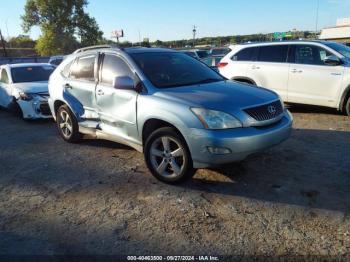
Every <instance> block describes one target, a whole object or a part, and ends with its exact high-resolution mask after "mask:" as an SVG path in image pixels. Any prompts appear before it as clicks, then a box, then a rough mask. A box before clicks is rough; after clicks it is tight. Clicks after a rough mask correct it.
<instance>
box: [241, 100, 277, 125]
mask: <svg viewBox="0 0 350 262" xmlns="http://www.w3.org/2000/svg"><path fill="white" fill-rule="evenodd" d="M244 112H246V113H247V114H248V115H250V116H251V117H252V118H254V119H255V120H257V121H268V120H271V119H274V118H276V117H278V116H280V115H281V114H282V113H283V106H282V103H281V102H280V101H276V102H273V103H270V104H266V105H262V106H258V107H253V108H248V109H245V110H244Z"/></svg>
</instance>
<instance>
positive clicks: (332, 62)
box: [324, 55, 342, 66]
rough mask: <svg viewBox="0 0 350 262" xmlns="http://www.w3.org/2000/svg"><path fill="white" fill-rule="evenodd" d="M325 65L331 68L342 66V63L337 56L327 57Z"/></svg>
mask: <svg viewBox="0 0 350 262" xmlns="http://www.w3.org/2000/svg"><path fill="white" fill-rule="evenodd" d="M324 63H325V64H326V65H329V66H338V65H341V64H342V61H341V60H340V59H339V58H338V57H336V56H335V55H330V56H327V57H326V59H325V60H324Z"/></svg>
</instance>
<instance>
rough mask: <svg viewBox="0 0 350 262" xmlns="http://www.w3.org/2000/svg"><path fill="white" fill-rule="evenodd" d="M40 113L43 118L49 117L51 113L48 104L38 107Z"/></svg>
mask: <svg viewBox="0 0 350 262" xmlns="http://www.w3.org/2000/svg"><path fill="white" fill-rule="evenodd" d="M39 110H40V113H41V114H42V115H44V116H50V115H51V111H50V107H49V104H48V103H42V104H40V106H39Z"/></svg>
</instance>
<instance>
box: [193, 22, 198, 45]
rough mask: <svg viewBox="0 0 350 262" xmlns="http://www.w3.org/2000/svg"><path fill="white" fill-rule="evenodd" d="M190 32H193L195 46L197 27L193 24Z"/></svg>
mask: <svg viewBox="0 0 350 262" xmlns="http://www.w3.org/2000/svg"><path fill="white" fill-rule="evenodd" d="M192 32H193V47H195V46H196V33H197V27H196V26H195V25H194V26H193V30H192Z"/></svg>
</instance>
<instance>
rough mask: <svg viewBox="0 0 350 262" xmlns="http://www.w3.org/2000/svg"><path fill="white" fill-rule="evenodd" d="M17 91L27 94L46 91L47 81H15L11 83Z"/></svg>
mask: <svg viewBox="0 0 350 262" xmlns="http://www.w3.org/2000/svg"><path fill="white" fill-rule="evenodd" d="M13 87H14V88H16V89H17V90H18V91H19V92H23V93H28V94H37V93H48V92H49V89H48V82H30V83H17V84H14V85H13Z"/></svg>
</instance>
